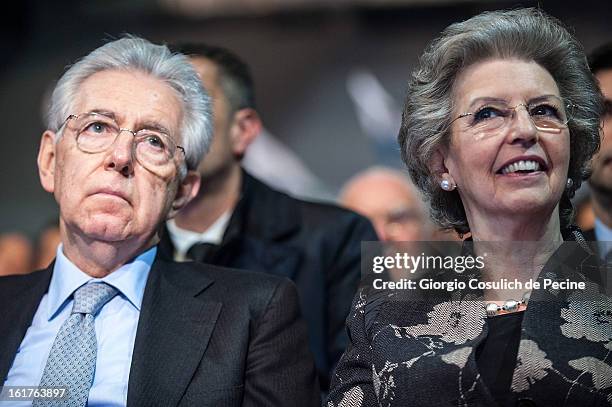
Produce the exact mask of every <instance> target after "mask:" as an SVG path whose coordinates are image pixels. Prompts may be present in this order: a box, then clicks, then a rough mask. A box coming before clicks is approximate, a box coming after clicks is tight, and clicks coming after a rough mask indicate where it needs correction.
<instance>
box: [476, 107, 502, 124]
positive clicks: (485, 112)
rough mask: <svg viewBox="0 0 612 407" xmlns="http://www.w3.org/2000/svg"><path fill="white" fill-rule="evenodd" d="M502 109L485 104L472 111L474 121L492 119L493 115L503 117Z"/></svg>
mask: <svg viewBox="0 0 612 407" xmlns="http://www.w3.org/2000/svg"><path fill="white" fill-rule="evenodd" d="M503 116H504V114H503V113H502V110H500V109H497V108H495V107H491V106H487V107H483V108H481V109H479V110H478V111H476V113H474V122H480V121H482V120H488V119H493V118H495V117H503Z"/></svg>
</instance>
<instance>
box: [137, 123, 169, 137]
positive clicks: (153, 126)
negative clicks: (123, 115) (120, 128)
mask: <svg viewBox="0 0 612 407" xmlns="http://www.w3.org/2000/svg"><path fill="white" fill-rule="evenodd" d="M136 124H137V125H136V128H135V129H134V131H140V130H154V131H158V132H160V133H164V134H166V135H168V136H169V135H170V132H169V131H168V129H167V128H166V127H164V126H162V125H161V124H159V123H157V122H154V121H148V120H144V121H142V122H137V123H136Z"/></svg>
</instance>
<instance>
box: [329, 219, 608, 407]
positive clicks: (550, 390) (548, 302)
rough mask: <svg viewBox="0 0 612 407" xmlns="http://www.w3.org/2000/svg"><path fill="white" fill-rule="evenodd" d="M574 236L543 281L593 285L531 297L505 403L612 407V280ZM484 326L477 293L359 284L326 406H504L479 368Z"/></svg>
mask: <svg viewBox="0 0 612 407" xmlns="http://www.w3.org/2000/svg"><path fill="white" fill-rule="evenodd" d="M568 233H569V234H564V239H565V240H578V241H579V242H578V243H580V244H577V242H566V243H563V244H562V245H561V247H560V248H559V249H558V250H557V251H556V252H555V253H554V254H553V256H552V257H551V258H550V259H549V261H548V262H547V263H546V265H545V266H544V268H543V269H542V271H541V273H540V275H539V277H538V279H537V281H539V282H540V283H542V282H543V279H544V278H547V279H552V280H557V281H565V280H566V279H570V280H571V281H576V282H584V283H585V289H584V290H551V289H546V290H545V289H538V290H533V291H532V293H531V299H530V301H529V306H528V308H527V310H526V311H525V312H524V316H523V320H522V323H521V330H520V343H519V347H518V354H517V356H516V363H515V364H514V372H513V374H512V380H511V383H510V388H509V389H507V391H506V392H504V393H505V394H504V396H507V397H505V398H504V405H517V406H547V407H549V406H554V407H562V406H580V407H583V406H612V297H611V296H610V287H606V285H608V284H606V281H607V280H608V281H609V277H607V276H606V275H605V270H603V271H602V268H601V265H600V263H599V261H598V259H597V256H595V255H593V254H592V252H591V251H590V250H589V248H588V246H586V245H584V242H583V239H582V238H581V235H580V234H579V232H577V231H575V230H574V229H571V230H569V231H568ZM408 291H412V290H408ZM486 321H487V316H486V311H485V303H484V301H483V297H482V292H478V291H477V290H470V291H465V292H462V291H453V292H448V293H436V294H427V296H423V295H420V296H419V295H416V294H413V293H407V292H406V290H403V291H399V290H398V291H382V290H373V289H372V288H371V287H370V288H369V289H368V288H367V287H363V288H361V289H360V290H359V292H358V293H357V295H356V297H355V299H354V301H353V307H352V311H351V313H350V315H349V318H348V320H347V326H348V332H349V337H350V343H349V346H348V347H347V349H346V351H345V353H344V355H343V356H342V358H341V360H340V362H339V364H338V366H337V368H336V371H335V373H334V376H333V381H332V387H331V392H330V394H329V397H328V400H327V404H326V406H327V407H358V406H379V405H380V406H436V407H440V406H465V407H467V406H497V405H498V404H497V403H496V401H495V400H496V398H497V397H496V396H497V394H496V395H493V394H491V390H490V388H489V387H488V386H487V384H486V382H485V381H484V380H483V379H482V377H481V375H480V372H479V370H478V364H477V362H476V354H477V349H478V348H479V345H481V344H482V343H483V341H485V340H486V338H487V337H488V335H489V332H488V330H489V324H487V323H486ZM502 356H503V355H500V357H499V359H500V361H501V360H502ZM489 384H490V383H489Z"/></svg>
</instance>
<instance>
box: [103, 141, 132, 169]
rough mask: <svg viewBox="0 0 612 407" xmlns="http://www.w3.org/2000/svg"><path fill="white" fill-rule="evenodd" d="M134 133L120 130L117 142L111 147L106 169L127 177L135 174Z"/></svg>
mask: <svg viewBox="0 0 612 407" xmlns="http://www.w3.org/2000/svg"><path fill="white" fill-rule="evenodd" d="M133 144H134V133H132V131H131V130H127V129H120V130H119V134H118V135H117V138H116V139H115V142H114V143H113V144H112V145H111V146H110V149H109V153H108V155H107V157H106V159H105V162H104V168H105V169H107V170H114V171H118V172H120V173H121V174H122V175H124V176H125V177H130V176H131V175H132V174H133V173H134V151H133Z"/></svg>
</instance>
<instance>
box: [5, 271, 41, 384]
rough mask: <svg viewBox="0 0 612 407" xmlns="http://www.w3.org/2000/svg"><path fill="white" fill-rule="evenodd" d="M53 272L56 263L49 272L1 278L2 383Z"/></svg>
mask: <svg viewBox="0 0 612 407" xmlns="http://www.w3.org/2000/svg"><path fill="white" fill-rule="evenodd" d="M52 271H53V263H52V264H51V265H50V266H49V267H48V268H47V269H46V270H41V271H37V272H35V273H31V274H29V275H25V276H19V277H6V278H3V279H0V293H1V295H0V384H1V383H4V380H5V379H6V376H7V375H8V371H9V369H10V367H11V365H12V364H13V360H14V359H15V355H16V353H17V349H19V345H20V344H21V341H22V340H23V337H24V336H25V333H26V331H27V330H28V328H29V327H30V325H31V324H32V319H33V318H34V314H35V313H36V310H37V309H38V305H39V304H40V301H41V299H42V297H43V295H45V293H46V292H47V289H48V288H49V281H50V279H51V274H52Z"/></svg>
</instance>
